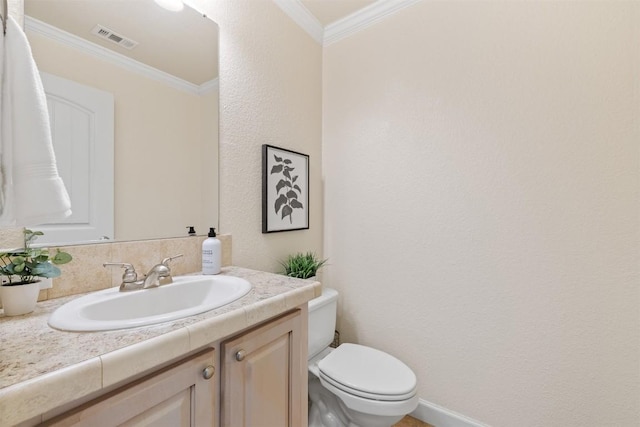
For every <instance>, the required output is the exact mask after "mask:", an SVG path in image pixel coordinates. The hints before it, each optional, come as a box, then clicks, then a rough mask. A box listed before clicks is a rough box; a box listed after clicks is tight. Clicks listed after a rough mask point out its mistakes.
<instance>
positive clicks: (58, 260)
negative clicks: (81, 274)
mask: <svg viewBox="0 0 640 427" xmlns="http://www.w3.org/2000/svg"><path fill="white" fill-rule="evenodd" d="M72 259H73V257H72V256H71V255H69V254H68V253H66V252H62V251H61V250H60V249H58V251H57V252H56V254H55V255H54V257H53V258H52V259H51V261H52V262H53V263H54V264H58V265H60V264H66V263H68V262H71V260H72Z"/></svg>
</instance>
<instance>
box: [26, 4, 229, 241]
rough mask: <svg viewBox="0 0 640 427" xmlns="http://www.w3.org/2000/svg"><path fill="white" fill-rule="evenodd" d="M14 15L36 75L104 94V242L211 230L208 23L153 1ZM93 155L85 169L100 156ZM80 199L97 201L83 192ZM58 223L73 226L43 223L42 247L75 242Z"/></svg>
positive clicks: (214, 165) (214, 137) (212, 58)
mask: <svg viewBox="0 0 640 427" xmlns="http://www.w3.org/2000/svg"><path fill="white" fill-rule="evenodd" d="M24 11H25V32H26V34H27V37H28V39H29V42H30V44H31V48H32V51H33V56H34V59H35V61H36V64H37V66H38V68H39V70H40V71H41V72H44V73H46V74H50V75H53V76H55V77H56V78H58V77H59V78H62V79H65V80H68V81H70V82H74V83H78V84H80V85H83V86H86V87H88V88H93V89H96V90H99V91H102V92H106V93H107V94H112V95H113V118H114V123H113V166H112V169H113V182H102V185H106V188H109V187H110V188H113V224H114V227H113V230H114V235H113V236H106V237H107V238H108V239H109V240H110V241H111V240H113V239H115V240H139V239H152V238H163V237H176V236H186V235H187V228H186V227H187V226H195V229H196V231H197V232H198V234H204V233H205V232H206V230H207V229H208V227H217V225H218V224H217V223H218V26H217V24H216V23H215V22H213V21H212V20H211V19H209V18H208V17H206V16H203V15H202V14H201V13H199V12H197V11H195V10H194V9H192V8H190V7H189V6H185V7H184V9H183V10H182V11H179V12H171V11H168V10H165V9H163V8H161V7H160V6H158V5H157V4H156V3H155V2H154V1H153V0H130V1H122V0H91V1H88V0H25V2H24ZM131 45H134V46H133V48H131ZM49 108H50V109H51V105H50V106H49ZM54 120H55V119H54V118H53V117H52V123H54ZM55 126H56V125H55V123H54V124H53V125H52V127H55ZM89 127H91V125H89ZM54 138H55V137H54ZM97 157H98V159H97V160H94V159H92V160H89V161H88V162H86V163H89V164H91V165H93V162H94V161H98V160H101V157H108V156H97ZM83 162H84V161H83ZM62 173H63V172H62V170H61V175H62ZM89 175H90V176H95V175H100V174H93V175H91V172H89ZM105 175H106V174H105ZM102 178H103V177H102V176H99V177H98V181H100V180H103V179H102ZM63 179H65V176H64V175H63ZM71 181H72V180H71ZM76 181H78V179H76ZM103 181H104V180H103ZM107 181H108V180H107ZM65 184H66V185H67V188H69V187H70V184H69V183H68V182H67V179H65ZM71 197H72V203H73V197H74V195H73V194H72V195H71ZM86 197H87V198H88V199H91V200H92V201H95V200H101V198H104V197H106V196H104V193H103V191H101V190H97V191H95V190H93V189H92V190H91V191H87V195H86ZM72 210H74V211H75V209H74V206H73V205H72ZM101 210H102V211H108V208H107V209H101ZM89 216H90V215H89ZM71 222H73V221H71ZM67 226H71V227H73V226H74V224H55V225H48V226H46V228H44V231H45V236H44V237H45V238H47V237H49V238H50V239H49V241H48V242H44V243H59V244H62V243H77V239H75V238H71V237H69V236H70V235H69V234H65V233H64V232H62V233H61V232H60V230H64V229H65V227H67ZM80 227H82V225H80ZM50 236H55V237H53V238H51V237H50ZM101 237H102V236H101V235H96V236H95V237H93V238H85V239H80V240H85V241H87V240H88V241H94V242H95V241H96V240H97V239H100V238H101ZM39 241H40V240H39Z"/></svg>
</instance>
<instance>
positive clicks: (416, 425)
mask: <svg viewBox="0 0 640 427" xmlns="http://www.w3.org/2000/svg"><path fill="white" fill-rule="evenodd" d="M393 427H433V426H432V425H431V424H427V423H423V422H422V421H419V420H416V419H415V418H413V417H410V416H408V415H407V416H406V417H404V418H403V419H401V420H400V422H399V423H397V424H394V425H393Z"/></svg>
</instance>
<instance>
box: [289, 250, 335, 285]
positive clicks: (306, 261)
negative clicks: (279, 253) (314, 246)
mask: <svg viewBox="0 0 640 427" xmlns="http://www.w3.org/2000/svg"><path fill="white" fill-rule="evenodd" d="M326 263H327V260H326V259H323V260H321V259H319V258H318V257H317V255H316V254H314V253H312V252H307V253H306V254H303V253H301V252H298V253H297V254H294V255H289V256H288V257H287V259H286V260H284V261H280V265H282V266H283V267H284V274H285V275H286V276H289V277H297V278H298V279H308V278H310V277H313V276H315V275H316V272H317V271H318V270H319V269H320V268H321V267H322V266H324V265H325V264H326Z"/></svg>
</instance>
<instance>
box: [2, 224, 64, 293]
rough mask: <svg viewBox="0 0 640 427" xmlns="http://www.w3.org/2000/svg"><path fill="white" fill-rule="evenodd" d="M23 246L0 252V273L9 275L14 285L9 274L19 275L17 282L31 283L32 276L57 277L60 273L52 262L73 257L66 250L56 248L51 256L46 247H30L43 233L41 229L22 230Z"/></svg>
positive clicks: (10, 281) (59, 262)
mask: <svg viewBox="0 0 640 427" xmlns="http://www.w3.org/2000/svg"><path fill="white" fill-rule="evenodd" d="M23 233H24V244H25V246H24V248H22V249H14V250H11V251H7V252H2V253H0V275H3V276H8V277H9V285H12V284H13V285H15V284H16V282H14V281H13V280H15V279H12V278H11V276H19V278H20V281H19V282H18V283H31V282H33V281H34V277H46V278H51V277H58V276H60V274H61V273H62V272H61V271H60V269H59V268H58V267H56V266H55V265H54V264H66V263H68V262H70V261H71V260H72V259H73V257H72V256H71V255H70V254H68V253H67V252H63V251H61V250H60V249H57V251H56V254H55V255H54V256H51V254H50V252H49V250H48V249H46V248H31V247H30V246H29V245H30V243H31V242H32V241H33V240H35V239H36V238H37V236H42V235H44V233H43V232H41V231H32V230H28V229H25V230H24V232H23Z"/></svg>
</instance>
